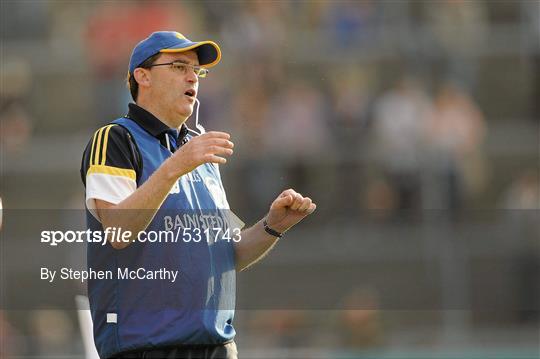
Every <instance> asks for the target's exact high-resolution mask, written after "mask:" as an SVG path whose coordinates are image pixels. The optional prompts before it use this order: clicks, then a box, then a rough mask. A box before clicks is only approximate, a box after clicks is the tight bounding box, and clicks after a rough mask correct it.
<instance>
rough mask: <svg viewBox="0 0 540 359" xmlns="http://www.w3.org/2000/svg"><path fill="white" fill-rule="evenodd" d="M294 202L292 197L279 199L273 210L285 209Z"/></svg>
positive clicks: (273, 205) (274, 203)
mask: <svg viewBox="0 0 540 359" xmlns="http://www.w3.org/2000/svg"><path fill="white" fill-rule="evenodd" d="M292 201H293V198H292V197H291V196H285V197H279V198H277V199H276V200H275V201H274V202H273V203H272V206H270V207H271V208H284V207H287V206H290V205H291V203H292Z"/></svg>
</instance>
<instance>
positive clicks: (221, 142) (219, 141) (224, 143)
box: [208, 138, 234, 148]
mask: <svg viewBox="0 0 540 359" xmlns="http://www.w3.org/2000/svg"><path fill="white" fill-rule="evenodd" d="M208 144H209V145H214V146H220V147H226V148H233V147H234V143H232V142H231V141H229V140H226V139H224V138H211V139H209V140H208Z"/></svg>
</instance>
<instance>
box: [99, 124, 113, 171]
mask: <svg viewBox="0 0 540 359" xmlns="http://www.w3.org/2000/svg"><path fill="white" fill-rule="evenodd" d="M113 126H115V125H110V126H107V129H106V130H105V136H104V137H103V155H101V164H102V165H105V160H106V159H107V140H108V139H109V131H110V130H111V127H113Z"/></svg>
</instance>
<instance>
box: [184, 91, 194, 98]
mask: <svg viewBox="0 0 540 359" xmlns="http://www.w3.org/2000/svg"><path fill="white" fill-rule="evenodd" d="M184 95H186V96H189V97H195V90H193V89H189V90H187V91H186V92H184Z"/></svg>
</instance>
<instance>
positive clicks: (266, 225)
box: [263, 219, 283, 238]
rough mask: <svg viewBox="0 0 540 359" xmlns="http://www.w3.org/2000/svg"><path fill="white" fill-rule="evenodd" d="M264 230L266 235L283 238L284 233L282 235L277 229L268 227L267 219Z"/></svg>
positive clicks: (264, 222)
mask: <svg viewBox="0 0 540 359" xmlns="http://www.w3.org/2000/svg"><path fill="white" fill-rule="evenodd" d="M263 226H264V230H265V232H266V233H268V234H269V235H271V236H274V237H278V238H281V237H282V236H283V233H280V232H278V231H276V230H275V229H272V228H270V227H268V222H266V219H265V220H264V221H263Z"/></svg>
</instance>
